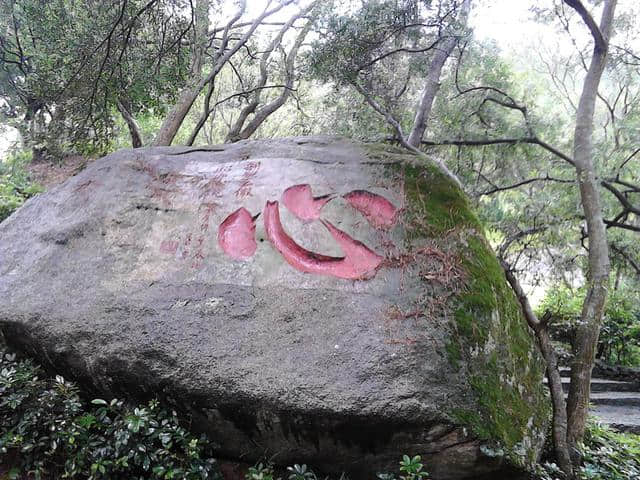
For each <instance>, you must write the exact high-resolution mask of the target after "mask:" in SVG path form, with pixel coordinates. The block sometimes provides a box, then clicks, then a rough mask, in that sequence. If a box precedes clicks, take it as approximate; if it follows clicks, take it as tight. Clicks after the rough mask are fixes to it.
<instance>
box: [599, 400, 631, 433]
mask: <svg viewBox="0 0 640 480" xmlns="http://www.w3.org/2000/svg"><path fill="white" fill-rule="evenodd" d="M591 414H592V415H594V416H595V417H597V418H598V419H600V421H601V422H603V423H606V424H607V425H609V427H611V428H612V429H614V430H617V431H619V432H629V433H636V434H640V408H635V407H631V408H629V407H626V406H617V405H594V406H593V407H592V408H591Z"/></svg>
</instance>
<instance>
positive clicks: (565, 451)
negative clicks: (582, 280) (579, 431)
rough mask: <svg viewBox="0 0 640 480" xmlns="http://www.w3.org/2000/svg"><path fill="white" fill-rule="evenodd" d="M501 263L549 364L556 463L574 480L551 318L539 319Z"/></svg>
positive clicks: (514, 279) (511, 273)
mask: <svg viewBox="0 0 640 480" xmlns="http://www.w3.org/2000/svg"><path fill="white" fill-rule="evenodd" d="M500 263H501V264H502V268H503V270H504V272H505V276H506V277H507V281H508V282H509V285H511V288H512V289H513V291H514V293H515V294H516V297H517V298H518V301H519V302H520V306H521V308H522V312H523V314H524V317H525V319H526V320H527V323H528V324H529V327H531V329H532V330H533V331H534V333H535V334H536V338H537V339H538V345H539V347H540V352H541V353H542V357H543V358H544V360H545V362H546V364H547V380H548V381H549V390H550V392H551V405H552V407H553V422H552V423H553V425H552V427H553V445H554V450H555V454H556V460H557V461H558V466H559V467H560V469H561V470H562V471H563V472H564V474H565V476H566V478H567V479H572V478H574V473H573V463H572V461H571V455H570V450H569V444H568V443H567V405H566V402H565V401H564V391H563V390H562V379H561V378H560V371H559V370H558V358H557V356H556V352H555V349H554V348H553V344H552V343H551V337H550V336H549V330H548V328H547V327H548V321H549V317H547V316H545V317H544V318H543V319H542V320H539V319H538V318H537V317H536V315H535V313H533V309H532V308H531V304H530V303H529V299H528V298H527V296H526V294H525V293H524V291H523V290H522V287H521V286H520V282H518V279H517V278H516V277H515V275H514V274H513V272H512V270H511V267H510V265H509V264H508V263H507V262H506V261H505V260H501V261H500Z"/></svg>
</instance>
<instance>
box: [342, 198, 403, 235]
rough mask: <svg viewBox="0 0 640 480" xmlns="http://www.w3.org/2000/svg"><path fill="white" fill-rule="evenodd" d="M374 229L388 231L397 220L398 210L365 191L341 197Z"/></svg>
mask: <svg viewBox="0 0 640 480" xmlns="http://www.w3.org/2000/svg"><path fill="white" fill-rule="evenodd" d="M343 198H344V199H345V200H346V201H347V202H349V205H351V206H352V207H353V208H355V209H356V210H358V211H359V212H360V213H362V214H363V215H364V216H365V217H366V219H367V220H368V221H369V223H370V224H371V225H373V226H374V227H375V228H383V229H389V228H391V227H393V225H394V224H395V223H396V220H397V219H398V209H397V208H396V207H395V206H394V205H393V203H391V202H390V201H389V200H387V199H386V198H384V197H382V196H380V195H377V194H375V193H372V192H369V191H367V190H354V191H353V192H349V193H347V194H346V195H344V196H343Z"/></svg>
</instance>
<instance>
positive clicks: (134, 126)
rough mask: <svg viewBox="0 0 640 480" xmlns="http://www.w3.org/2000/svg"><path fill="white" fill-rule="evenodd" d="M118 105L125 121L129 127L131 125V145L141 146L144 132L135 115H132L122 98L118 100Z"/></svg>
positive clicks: (134, 146)
mask: <svg viewBox="0 0 640 480" xmlns="http://www.w3.org/2000/svg"><path fill="white" fill-rule="evenodd" d="M116 107H118V111H119V112H120V115H122V118H124V121H125V122H127V127H129V134H130V135H131V147H132V148H140V147H141V146H142V134H141V133H140V127H138V123H137V122H136V119H135V118H133V115H131V112H130V111H129V109H128V108H127V107H126V106H125V105H124V103H123V102H122V101H121V100H120V99H118V100H116Z"/></svg>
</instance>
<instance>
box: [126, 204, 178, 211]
mask: <svg viewBox="0 0 640 480" xmlns="http://www.w3.org/2000/svg"><path fill="white" fill-rule="evenodd" d="M134 207H135V209H136V210H155V211H156V212H165V213H168V212H177V211H178V210H176V209H175V208H162V207H159V206H157V205H144V204H142V203H137V204H135V205H134Z"/></svg>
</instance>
